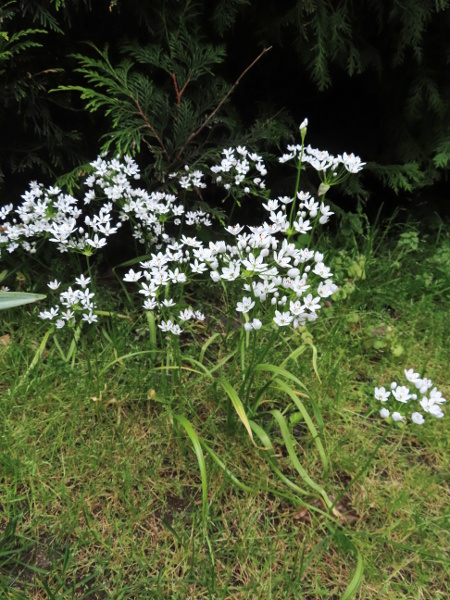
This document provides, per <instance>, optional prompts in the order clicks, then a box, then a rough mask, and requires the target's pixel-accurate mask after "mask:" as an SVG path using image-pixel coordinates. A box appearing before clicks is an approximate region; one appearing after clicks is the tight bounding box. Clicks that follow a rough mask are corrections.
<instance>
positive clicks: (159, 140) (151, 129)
mask: <svg viewBox="0 0 450 600" xmlns="http://www.w3.org/2000/svg"><path fill="white" fill-rule="evenodd" d="M130 98H131V99H132V100H133V102H134V103H135V105H136V108H137V109H138V113H139V116H140V117H141V119H142V120H143V121H144V123H145V125H146V127H147V128H148V129H150V131H151V132H152V134H153V137H154V138H155V139H156V141H157V142H158V144H159V145H160V148H161V150H162V151H163V153H164V156H165V157H166V159H167V160H169V154H168V152H167V149H166V147H165V146H164V144H163V141H162V140H161V138H160V137H159V135H158V134H157V133H156V130H155V128H154V127H153V125H152V124H151V123H150V121H149V120H148V119H147V115H146V114H145V113H144V111H143V110H142V108H141V105H140V104H139V100H138V99H137V98H134V97H133V96H132V95H131V94H130ZM144 142H145V139H144ZM149 148H151V145H149Z"/></svg>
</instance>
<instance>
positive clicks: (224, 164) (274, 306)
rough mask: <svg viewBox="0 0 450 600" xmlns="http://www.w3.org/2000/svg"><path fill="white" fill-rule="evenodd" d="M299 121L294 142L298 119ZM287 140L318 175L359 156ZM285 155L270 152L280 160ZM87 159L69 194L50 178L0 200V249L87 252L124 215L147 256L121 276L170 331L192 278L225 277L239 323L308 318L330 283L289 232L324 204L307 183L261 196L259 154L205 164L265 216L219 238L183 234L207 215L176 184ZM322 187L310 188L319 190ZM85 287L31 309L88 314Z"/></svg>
mask: <svg viewBox="0 0 450 600" xmlns="http://www.w3.org/2000/svg"><path fill="white" fill-rule="evenodd" d="M302 125H304V127H303V129H301V134H302V144H303V140H304V137H305V135H306V125H307V122H306V120H305V121H304V123H303V124H302ZM289 148H290V151H291V154H290V155H289V157H291V158H294V157H295V158H297V159H300V158H301V159H302V161H303V162H306V163H309V164H310V165H311V166H313V167H314V168H315V169H317V170H318V172H319V176H320V177H321V178H322V179H323V180H324V178H325V179H326V180H327V181H328V180H329V179H330V178H332V177H333V176H334V173H333V170H334V169H336V168H337V165H339V164H343V165H344V167H345V168H344V170H346V172H347V174H348V173H350V172H356V171H357V170H359V169H360V168H361V167H362V165H363V163H361V161H360V159H359V158H357V157H354V156H353V155H347V154H344V155H343V156H342V157H341V156H339V157H338V158H337V159H335V158H334V157H332V156H331V155H329V154H328V153H327V152H322V151H319V150H315V149H313V148H311V147H310V146H307V147H306V148H305V147H304V145H302V146H292V147H289ZM286 156H287V155H284V156H283V157H282V159H280V160H281V161H282V162H284V161H285V160H286ZM300 167H301V164H300V163H299V164H298V168H299V169H300ZM91 169H92V171H91V172H90V174H89V175H88V176H87V178H86V180H85V184H84V187H82V188H81V190H82V193H81V194H80V196H81V197H80V198H79V199H77V198H75V197H74V196H71V195H69V194H65V193H63V192H62V191H61V190H60V189H59V188H57V187H50V188H48V189H45V188H44V186H42V185H40V184H37V183H32V184H31V186H30V191H28V192H26V193H25V194H24V196H23V197H22V198H23V200H24V201H23V203H22V204H21V205H20V206H19V207H18V208H17V209H15V210H14V209H13V207H12V205H8V206H4V207H3V208H2V209H1V211H0V224H1V226H0V253H1V251H2V249H3V250H5V249H6V250H7V252H13V251H14V250H16V249H17V248H19V247H21V248H22V249H24V250H25V251H28V252H34V251H35V250H36V247H37V246H36V244H37V243H38V241H39V240H48V241H49V242H51V243H53V244H55V246H56V248H57V249H58V250H59V251H61V252H68V251H69V252H77V253H82V254H84V255H86V256H90V255H91V254H93V253H94V252H95V251H97V250H98V249H101V248H103V247H104V246H105V245H106V243H107V241H108V238H109V237H110V236H111V235H113V234H115V233H116V232H117V231H118V230H119V228H120V227H122V226H123V225H124V223H127V227H129V229H130V230H131V234H132V236H133V237H134V238H135V239H136V240H137V241H138V242H139V243H142V244H143V245H144V246H145V251H146V252H147V254H148V255H149V256H148V259H147V260H145V261H142V262H140V265H139V268H138V269H137V270H134V269H130V270H129V271H128V273H127V274H126V275H125V277H124V281H125V282H128V283H136V284H137V285H138V287H139V293H140V294H141V295H142V296H144V308H145V310H148V311H153V312H154V313H155V317H156V318H157V319H158V321H157V323H158V326H159V328H160V329H161V331H163V332H167V333H171V334H175V335H179V334H180V333H181V332H182V326H184V325H183V324H186V323H187V322H188V321H193V320H196V321H199V320H202V315H201V313H199V312H198V311H194V310H193V309H192V308H191V307H189V306H188V305H186V302H185V300H184V299H183V289H184V286H185V285H186V284H188V283H190V282H191V281H192V280H193V279H194V278H195V279H203V280H204V279H205V278H206V279H207V280H208V281H210V282H213V283H220V285H221V286H223V285H227V286H229V285H233V287H234V288H235V292H237V294H239V299H238V301H237V303H236V306H235V310H236V312H237V313H238V315H240V316H241V318H242V321H243V325H244V327H245V329H246V330H247V331H250V330H257V329H259V328H261V327H263V326H269V325H270V326H272V327H273V326H277V327H287V326H292V327H294V328H296V327H298V326H299V325H302V324H305V323H307V322H309V321H313V320H315V319H316V318H317V316H318V312H319V310H320V308H321V301H322V299H323V298H327V297H329V296H331V295H332V294H333V293H334V292H335V291H336V290H337V287H336V285H335V284H334V283H333V281H332V276H333V274H332V273H331V272H330V268H329V267H327V266H326V265H325V263H324V257H323V255H322V254H320V253H319V252H316V251H314V250H312V249H309V248H307V247H305V246H306V244H304V243H300V242H299V237H300V236H302V235H304V234H308V235H310V236H311V234H312V233H313V232H314V231H315V229H316V227H317V226H318V225H323V224H325V223H327V221H328V220H329V218H330V216H331V215H332V214H333V212H332V211H331V210H330V208H329V206H327V205H326V204H325V203H324V202H323V201H320V200H316V199H315V198H314V197H312V196H311V195H310V194H309V193H307V192H302V191H298V190H296V192H295V193H294V194H293V195H292V196H291V197H289V196H281V197H278V198H270V192H269V191H268V190H266V189H265V181H264V176H265V175H266V173H267V170H266V167H265V165H264V162H263V159H262V157H261V156H259V155H258V154H255V153H253V152H250V151H249V150H248V149H247V148H245V147H242V146H238V147H237V148H228V149H225V150H223V152H222V158H221V161H220V164H217V165H213V166H211V168H210V170H211V173H210V175H211V174H212V180H213V182H214V183H216V184H218V185H220V186H223V187H224V188H225V189H226V190H227V191H228V190H229V193H232V194H234V195H235V196H236V198H238V197H242V196H243V195H248V194H255V193H256V194H257V196H259V198H260V200H261V204H262V207H263V208H264V209H265V211H266V217H265V218H264V219H262V222H261V223H260V224H259V225H256V226H243V225H240V224H239V223H235V224H233V225H228V226H227V227H225V228H224V229H225V230H224V231H223V235H222V236H221V239H220V238H219V239H216V240H215V241H213V242H209V243H206V242H204V241H202V239H198V238H197V237H193V236H192V235H190V234H189V232H188V230H187V228H188V227H190V226H195V227H196V229H197V231H200V235H199V237H200V238H202V237H203V236H202V235H201V230H202V229H203V227H209V226H210V225H211V223H212V219H211V216H210V215H209V214H207V213H206V212H204V211H202V210H188V207H187V206H185V202H187V201H188V200H187V199H185V198H182V199H180V198H179V197H178V196H177V195H176V193H168V192H166V191H153V192H147V191H146V190H144V189H142V188H138V187H135V184H134V183H133V182H134V181H135V180H139V179H140V174H139V168H138V166H137V164H136V163H135V162H134V160H133V159H132V158H130V157H124V158H123V161H121V160H119V159H118V158H114V159H106V158H105V157H99V158H98V159H97V160H95V161H94V162H92V163H91ZM174 177H176V180H174V184H175V183H178V184H179V187H181V188H182V189H184V190H192V189H196V190H199V189H201V188H204V187H205V185H206V184H205V183H204V179H205V175H204V174H203V173H202V172H201V171H199V170H192V171H191V170H190V169H189V167H188V166H186V167H185V169H184V173H182V174H174ZM322 183H323V181H322ZM333 183H336V181H334V182H333ZM173 187H174V188H175V185H174V186H173ZM323 193H324V192H323V190H322V191H320V189H319V196H320V195H322V194H323ZM183 196H184V194H183ZM288 207H289V210H288ZM169 223H170V228H168V227H167V225H168V224H169ZM207 237H209V239H210V236H207ZM0 256H1V254H0ZM233 282H235V283H233ZM236 287H237V290H236ZM83 290H84V288H83ZM86 293H88V292H87V291H86V290H84V291H81V290H78V291H75V292H74V291H73V290H72V288H69V290H68V291H67V292H64V294H65V295H64V294H61V298H60V300H61V305H62V307H61V311H62V312H61V313H60V312H59V310H60V308H58V307H54V308H52V309H50V310H48V311H43V312H42V313H41V317H42V318H45V319H54V318H58V319H57V326H58V327H62V326H63V325H64V324H65V323H66V322H71V319H72V318H73V317H72V313H73V314H75V312H76V311H77V310H78V311H80V310H81V309H82V311H81V312H82V313H83V317H82V318H83V320H85V321H87V322H92V321H94V320H95V315H94V314H93V311H92V305H90V304H89V297H86ZM89 293H90V292H89ZM89 293H88V295H89ZM82 295H83V297H82ZM63 308H64V309H65V310H63Z"/></svg>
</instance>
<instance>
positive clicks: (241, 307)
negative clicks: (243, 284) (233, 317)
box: [236, 296, 255, 313]
mask: <svg viewBox="0 0 450 600" xmlns="http://www.w3.org/2000/svg"><path fill="white" fill-rule="evenodd" d="M254 306H255V301H254V300H252V299H251V298H250V297H245V296H244V298H242V302H238V303H237V305H236V310H237V311H238V312H241V313H248V311H249V310H251V309H252V308H253V307H254Z"/></svg>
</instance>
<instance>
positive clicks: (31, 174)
mask: <svg viewBox="0 0 450 600" xmlns="http://www.w3.org/2000/svg"><path fill="white" fill-rule="evenodd" d="M449 4H450V3H449V2H448V0H405V1H404V2H402V3H401V4H400V3H398V2H394V1H393V0H392V1H389V2H383V1H382V0H372V1H371V2H353V1H351V0H346V1H344V2H335V1H334V0H291V1H290V2H286V3H278V2H273V0H258V2H254V1H253V0H212V1H211V0H208V1H206V0H188V1H187V2H186V1H184V2H182V1H181V0H155V1H152V2H146V1H145V0H127V1H125V0H98V1H96V2H90V1H89V0H84V1H76V0H9V1H7V2H6V3H4V4H3V6H2V7H1V8H0V27H1V29H0V82H1V84H2V90H3V93H2V96H1V98H0V124H1V127H2V137H1V141H0V161H1V162H0V169H1V171H0V178H1V181H0V185H3V189H4V190H5V191H8V192H12V191H13V190H18V189H20V186H22V187H23V186H24V185H26V183H27V181H28V180H29V179H44V180H45V178H47V180H54V179H55V178H56V177H58V176H60V175H63V174H67V173H70V172H72V171H73V169H74V168H75V167H77V166H78V165H82V164H84V163H86V162H87V161H90V160H92V158H94V157H95V156H96V155H97V153H98V152H99V151H101V150H109V151H113V152H131V153H134V154H135V155H138V160H139V161H140V162H141V164H142V167H143V168H144V169H146V175H147V178H148V180H150V179H152V180H153V181H155V182H159V183H161V182H162V181H164V180H165V178H166V176H167V174H168V172H170V170H174V169H178V168H180V167H182V166H183V164H184V163H185V162H189V163H190V164H191V165H192V164H199V162H202V159H203V160H206V158H207V157H208V155H209V154H211V153H213V152H217V151H218V150H219V149H220V146H229V145H232V144H238V143H247V144H252V143H253V144H258V145H259V149H260V150H263V151H264V150H265V151H269V150H271V149H274V148H275V147H276V146H277V145H279V144H280V143H282V141H283V140H284V141H286V140H287V139H289V137H290V136H293V135H294V134H295V128H296V124H297V123H298V122H300V121H301V120H302V119H303V118H304V117H305V116H308V117H309V118H310V120H311V121H312V122H314V125H315V126H314V131H316V132H319V133H318V134H316V139H312V140H310V141H311V143H313V144H316V145H318V146H323V147H327V148H329V149H330V150H331V151H343V150H346V149H347V148H352V149H356V150H357V151H358V152H359V153H360V154H361V155H362V156H363V158H364V159H365V160H368V161H371V162H370V164H369V165H368V168H367V169H366V173H365V174H364V175H363V179H362V185H363V186H366V187H367V186H368V187H369V188H370V186H371V184H370V180H369V181H367V173H369V174H370V173H372V174H373V175H375V176H376V177H377V178H378V179H379V180H380V181H381V182H382V183H383V184H384V185H387V186H388V187H389V188H390V189H392V190H394V191H395V192H396V193H399V192H401V191H403V192H404V191H406V192H408V193H409V192H412V191H414V190H415V191H417V190H418V189H419V188H424V187H425V186H430V185H432V184H435V183H437V182H439V181H441V182H443V181H445V180H446V176H447V172H448V168H449V165H450V143H449V140H450V106H449V105H450V90H449V85H450V84H449V80H448V69H449V62H450V37H449V36H448V31H450V9H449ZM85 42H88V43H87V44H86V43H85ZM269 46H272V50H271V51H270V52H267V53H265V54H264V56H263V57H262V58H261V59H260V60H259V61H257V62H256V63H255V64H254V65H253V66H252V68H251V69H249V70H248V72H246V73H245V77H243V78H242V80H239V85H238V86H236V87H234V83H235V82H236V81H237V80H238V79H239V77H240V76H241V75H242V73H243V72H244V71H245V70H246V69H247V67H248V66H249V65H251V64H252V63H253V61H254V60H255V58H256V57H257V56H258V55H259V53H260V52H261V51H262V50H263V49H264V48H268V47H269ZM56 89H59V91H58V93H55V92H54V90H56ZM231 92H232V93H231ZM283 143H284V142H283ZM74 172H75V173H76V172H77V170H75V171H74ZM70 178H71V177H70V175H69V176H67V177H66V180H67V181H69V180H70ZM364 178H366V179H364ZM348 191H350V192H352V193H353V194H356V195H359V197H360V198H362V197H365V196H366V192H365V191H364V190H363V187H361V186H359V187H358V186H354V189H353V190H348Z"/></svg>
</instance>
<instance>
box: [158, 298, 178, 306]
mask: <svg viewBox="0 0 450 600" xmlns="http://www.w3.org/2000/svg"><path fill="white" fill-rule="evenodd" d="M161 304H164V306H167V307H170V306H175V302H174V301H173V299H172V298H169V300H163V301H162V302H161Z"/></svg>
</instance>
